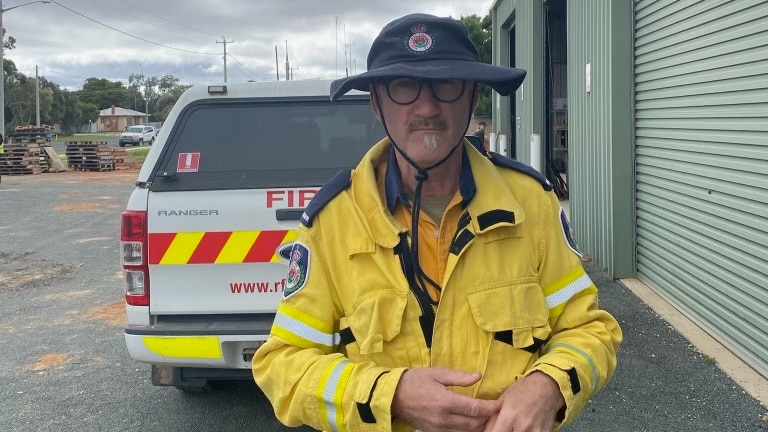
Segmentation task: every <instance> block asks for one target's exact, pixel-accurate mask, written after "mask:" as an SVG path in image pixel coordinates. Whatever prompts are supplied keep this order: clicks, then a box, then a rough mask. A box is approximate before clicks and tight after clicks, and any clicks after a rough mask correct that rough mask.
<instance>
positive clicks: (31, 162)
mask: <svg viewBox="0 0 768 432" xmlns="http://www.w3.org/2000/svg"><path fill="white" fill-rule="evenodd" d="M40 154H41V152H40V145H39V144H38V143H15V142H10V143H6V144H5V152H4V153H2V154H0V175H25V174H40V173H42V172H43V167H42V166H41V165H40Z"/></svg>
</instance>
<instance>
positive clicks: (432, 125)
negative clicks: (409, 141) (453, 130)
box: [408, 118, 448, 132]
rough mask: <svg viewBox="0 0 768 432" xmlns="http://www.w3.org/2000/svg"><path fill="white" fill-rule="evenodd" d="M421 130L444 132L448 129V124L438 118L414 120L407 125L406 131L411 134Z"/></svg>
mask: <svg viewBox="0 0 768 432" xmlns="http://www.w3.org/2000/svg"><path fill="white" fill-rule="evenodd" d="M422 129H438V130H445V129H448V124H447V123H446V122H445V121H444V120H443V119H440V118H430V119H421V120H414V121H412V122H410V123H408V130H409V131H411V132H413V131H417V130H422Z"/></svg>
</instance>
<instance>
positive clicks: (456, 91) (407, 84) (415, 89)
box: [383, 78, 466, 105]
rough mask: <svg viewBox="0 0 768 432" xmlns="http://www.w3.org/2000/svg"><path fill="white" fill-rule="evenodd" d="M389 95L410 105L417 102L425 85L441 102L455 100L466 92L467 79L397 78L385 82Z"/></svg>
mask: <svg viewBox="0 0 768 432" xmlns="http://www.w3.org/2000/svg"><path fill="white" fill-rule="evenodd" d="M383 85H385V86H386V88H387V95H389V98H390V99H392V102H394V103H396V104H398V105H409V104H412V103H414V102H416V99H418V98H419V95H420V94H421V88H422V87H423V86H424V85H427V86H428V87H429V91H430V92H431V93H432V96H434V98H435V99H437V100H438V101H440V102H444V103H447V102H455V101H456V100H458V99H459V98H460V97H461V95H463V94H464V88H465V87H466V81H464V80H458V79H445V80H422V79H416V78H396V79H393V80H392V81H389V82H386V83H383Z"/></svg>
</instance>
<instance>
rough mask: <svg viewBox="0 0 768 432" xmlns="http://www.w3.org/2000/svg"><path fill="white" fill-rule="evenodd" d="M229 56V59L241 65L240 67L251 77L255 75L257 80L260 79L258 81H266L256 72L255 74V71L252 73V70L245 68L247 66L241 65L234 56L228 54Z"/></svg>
mask: <svg viewBox="0 0 768 432" xmlns="http://www.w3.org/2000/svg"><path fill="white" fill-rule="evenodd" d="M227 55H228V56H229V58H231V59H232V60H234V61H235V63H237V64H239V65H240V67H242V69H244V70H245V71H247V72H248V73H250V74H251V75H253V76H254V77H255V78H258V79H260V80H263V79H264V78H262V77H261V76H259V74H257V73H256V72H254V71H252V70H250V69H248V68H247V67H245V65H244V64H242V63H240V60H238V59H236V58H235V57H234V56H233V55H232V54H227Z"/></svg>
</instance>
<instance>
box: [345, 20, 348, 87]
mask: <svg viewBox="0 0 768 432" xmlns="http://www.w3.org/2000/svg"><path fill="white" fill-rule="evenodd" d="M347 47H348V45H347V23H344V71H345V72H346V74H347V75H346V76H349V59H347Z"/></svg>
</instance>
